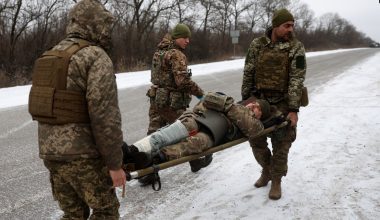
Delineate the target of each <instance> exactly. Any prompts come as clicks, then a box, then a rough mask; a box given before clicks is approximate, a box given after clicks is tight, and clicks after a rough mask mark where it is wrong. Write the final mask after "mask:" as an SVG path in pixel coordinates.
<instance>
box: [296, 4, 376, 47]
mask: <svg viewBox="0 0 380 220" xmlns="http://www.w3.org/2000/svg"><path fill="white" fill-rule="evenodd" d="M301 1H302V2H304V3H306V4H308V5H309V8H310V9H311V10H312V11H314V13H315V16H316V17H320V16H321V15H323V14H324V13H327V12H336V13H338V14H339V15H340V16H341V17H342V18H344V19H346V20H348V21H349V22H350V23H352V24H353V25H354V26H355V27H356V28H357V30H358V31H360V32H363V33H365V34H366V35H367V36H368V37H370V38H372V39H373V40H375V41H377V42H380V3H379V1H380V0H301Z"/></svg>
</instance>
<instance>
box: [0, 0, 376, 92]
mask: <svg viewBox="0 0 380 220" xmlns="http://www.w3.org/2000/svg"><path fill="white" fill-rule="evenodd" d="M75 2H76V0H1V2H0V54H1V56H0V87H5V86H13V85H20V84H28V83H30V80H31V70H32V66H33V63H34V60H35V59H36V58H37V57H38V56H40V55H41V54H42V53H43V52H44V51H45V50H46V49H48V48H49V47H51V46H53V45H55V44H56V43H57V42H59V41H60V40H62V39H63V37H64V34H65V26H66V23H67V17H66V16H67V12H68V10H69V9H70V8H71V7H72V6H73V5H74V4H75ZM101 2H102V3H103V4H104V5H105V6H106V7H107V8H108V9H109V10H110V11H112V12H113V14H114V15H115V17H116V19H117V20H116V24H115V27H114V32H113V45H114V47H113V49H112V52H111V57H112V59H113V61H114V65H115V71H116V72H123V71H131V70H140V69H148V68H149V67H150V62H151V57H152V54H153V51H154V49H155V47H156V45H157V43H158V42H159V41H160V40H161V38H162V37H163V36H164V34H165V33H167V32H168V31H169V30H170V29H171V28H172V27H173V26H174V25H175V24H177V23H178V22H182V23H185V24H187V25H189V26H190V28H191V30H192V38H191V44H190V46H189V48H188V50H187V55H188V58H189V61H190V62H192V63H195V62H197V63H198V62H208V61H215V60H221V59H228V58H229V57H231V56H232V55H234V54H236V55H239V56H243V55H244V54H245V51H246V49H247V48H248V46H249V43H250V42H251V41H252V39H253V38H254V37H257V36H259V35H261V34H263V32H264V30H265V29H266V28H267V27H269V26H270V23H271V20H270V18H271V15H272V12H273V11H274V10H275V9H277V8H282V7H286V8H288V9H289V10H290V11H291V12H292V13H293V14H294V16H295V19H296V23H295V24H296V35H297V37H298V38H299V39H300V40H301V41H302V42H303V43H304V44H305V47H306V49H307V50H309V51H311V50H321V49H333V48H349V47H363V46H368V45H369V44H370V43H372V42H373V41H372V40H371V39H370V38H369V37H366V36H365V34H363V33H361V32H359V31H357V30H356V28H355V27H354V26H353V25H352V24H351V23H350V22H348V21H347V20H345V19H344V18H342V17H340V16H339V15H338V14H332V13H330V14H325V15H323V16H322V17H319V18H316V17H315V16H314V13H313V11H312V10H311V9H310V8H309V7H308V6H307V5H306V4H304V3H302V2H300V1H299V0H101ZM233 30H239V32H240V37H239V43H238V44H237V45H235V48H234V45H233V44H232V41H231V34H230V33H231V31H233Z"/></svg>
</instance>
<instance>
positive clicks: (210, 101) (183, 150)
mask: <svg viewBox="0 0 380 220" xmlns="http://www.w3.org/2000/svg"><path fill="white" fill-rule="evenodd" d="M233 102H234V100H233V98H232V97H229V96H226V95H224V94H220V93H208V94H207V95H206V96H205V98H204V100H203V101H201V102H200V103H198V104H197V105H196V106H195V107H194V109H193V111H191V112H190V111H186V112H185V113H184V114H182V115H181V116H180V117H179V119H178V120H177V121H175V122H174V123H173V124H171V125H170V126H167V127H164V128H161V129H159V130H158V131H156V132H154V133H152V134H151V135H149V136H147V137H145V138H143V139H141V140H139V141H137V142H136V143H134V144H133V145H131V146H128V147H127V146H126V145H124V146H123V151H124V152H125V154H124V155H125V157H124V161H125V162H129V161H133V160H134V161H136V163H137V164H138V163H140V164H138V165H137V166H138V167H140V168H143V167H144V166H147V165H150V164H151V161H152V160H153V161H155V162H158V163H162V162H165V161H169V160H174V159H178V158H180V157H184V156H188V155H191V154H197V153H201V152H203V151H205V150H207V149H208V148H210V147H213V146H216V145H219V144H221V143H225V142H228V141H231V140H234V139H236V138H238V137H241V136H242V135H243V136H245V137H248V138H249V139H252V138H254V137H255V136H256V135H257V134H258V133H259V132H260V131H262V130H263V124H262V123H261V121H260V120H259V119H267V118H268V117H269V116H270V114H271V113H270V106H269V103H268V102H267V101H265V100H250V102H249V103H247V104H246V105H240V104H234V103H233ZM127 148H128V149H127ZM138 152H145V153H146V154H147V156H148V158H150V159H148V162H146V163H145V162H141V161H138V160H136V159H134V158H133V155H136V156H135V157H136V158H137V156H139V157H140V158H142V157H141V154H139V153H138ZM128 158H130V159H128ZM142 163H145V164H142Z"/></svg>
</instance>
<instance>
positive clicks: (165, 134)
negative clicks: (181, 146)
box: [149, 120, 189, 152]
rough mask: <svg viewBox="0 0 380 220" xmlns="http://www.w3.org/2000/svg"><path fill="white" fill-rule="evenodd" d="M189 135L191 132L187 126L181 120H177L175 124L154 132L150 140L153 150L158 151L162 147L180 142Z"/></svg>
mask: <svg viewBox="0 0 380 220" xmlns="http://www.w3.org/2000/svg"><path fill="white" fill-rule="evenodd" d="M188 136H189V132H188V130H187V129H186V127H185V126H184V125H183V124H182V123H181V121H179V120H177V121H175V122H174V123H173V124H171V125H169V126H166V127H163V128H161V129H159V130H158V131H156V132H154V133H153V134H152V135H151V137H150V140H149V141H150V144H151V146H152V151H154V152H157V151H159V150H160V149H161V148H162V147H165V146H168V145H171V144H175V143H178V142H179V141H181V140H183V139H184V138H186V137H188Z"/></svg>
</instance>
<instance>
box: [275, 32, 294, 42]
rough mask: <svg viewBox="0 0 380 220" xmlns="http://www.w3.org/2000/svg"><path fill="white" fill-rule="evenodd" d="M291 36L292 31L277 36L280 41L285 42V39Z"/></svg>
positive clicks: (292, 35)
mask: <svg viewBox="0 0 380 220" xmlns="http://www.w3.org/2000/svg"><path fill="white" fill-rule="evenodd" d="M293 37H294V34H293V32H288V33H286V34H284V35H283V36H281V37H279V38H278V39H279V41H281V42H287V41H290V40H292V39H293Z"/></svg>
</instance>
